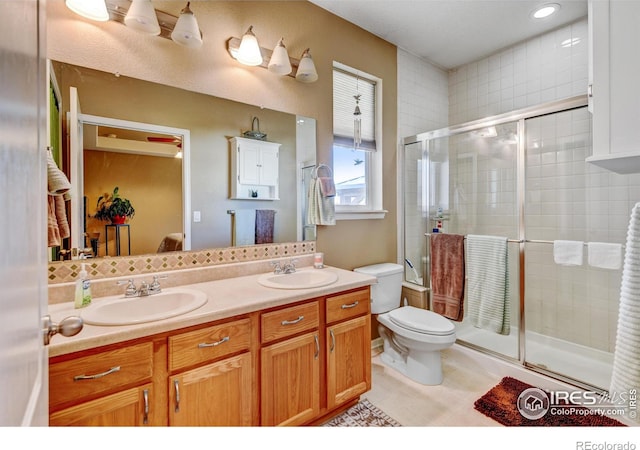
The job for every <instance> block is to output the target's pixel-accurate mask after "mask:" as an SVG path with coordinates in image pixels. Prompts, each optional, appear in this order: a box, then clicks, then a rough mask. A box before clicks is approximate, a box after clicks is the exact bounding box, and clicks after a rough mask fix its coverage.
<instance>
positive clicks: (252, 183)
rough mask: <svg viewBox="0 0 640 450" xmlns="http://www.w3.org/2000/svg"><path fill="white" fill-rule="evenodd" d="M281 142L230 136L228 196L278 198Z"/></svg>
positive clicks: (253, 198)
mask: <svg viewBox="0 0 640 450" xmlns="http://www.w3.org/2000/svg"><path fill="white" fill-rule="evenodd" d="M279 154H280V144H278V143H276V142H266V141H258V140H255V139H247V138H242V137H234V138H232V139H231V198H232V199H251V200H278V199H279V192H278V173H279V168H278V166H279Z"/></svg>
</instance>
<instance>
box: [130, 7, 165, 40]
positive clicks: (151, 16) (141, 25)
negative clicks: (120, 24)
mask: <svg viewBox="0 0 640 450" xmlns="http://www.w3.org/2000/svg"><path fill="white" fill-rule="evenodd" d="M124 23H125V25H126V26H128V27H130V28H133V29H134V30H136V31H140V32H142V33H147V34H152V35H154V36H157V35H159V34H160V24H158V17H157V16H156V10H155V9H153V5H152V4H151V0H133V1H132V2H131V6H129V11H127V15H126V16H125V17H124Z"/></svg>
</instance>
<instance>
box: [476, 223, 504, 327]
mask: <svg viewBox="0 0 640 450" xmlns="http://www.w3.org/2000/svg"><path fill="white" fill-rule="evenodd" d="M466 256H467V265H466V267H467V299H468V304H467V306H468V308H469V319H470V320H471V323H472V324H473V325H474V326H476V327H478V328H483V329H486V330H490V331H493V332H495V333H498V334H505V335H508V334H509V332H510V307H509V271H508V267H509V266H508V261H507V238H506V237H499V236H478V235H468V236H467V252H466Z"/></svg>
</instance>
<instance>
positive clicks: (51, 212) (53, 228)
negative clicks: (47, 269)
mask: <svg viewBox="0 0 640 450" xmlns="http://www.w3.org/2000/svg"><path fill="white" fill-rule="evenodd" d="M54 197H55V196H53V195H47V246H48V247H58V246H59V245H60V243H61V242H62V241H61V239H60V228H58V221H57V220H56V200H55V198H54Z"/></svg>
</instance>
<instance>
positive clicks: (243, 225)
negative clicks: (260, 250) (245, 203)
mask: <svg viewBox="0 0 640 450" xmlns="http://www.w3.org/2000/svg"><path fill="white" fill-rule="evenodd" d="M235 227H236V230H235V231H236V242H235V244H234V245H253V244H255V243H256V210H255V209H237V210H236V218H235Z"/></svg>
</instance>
